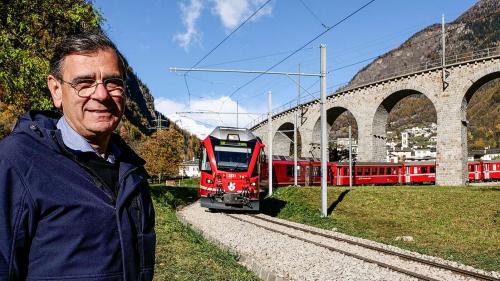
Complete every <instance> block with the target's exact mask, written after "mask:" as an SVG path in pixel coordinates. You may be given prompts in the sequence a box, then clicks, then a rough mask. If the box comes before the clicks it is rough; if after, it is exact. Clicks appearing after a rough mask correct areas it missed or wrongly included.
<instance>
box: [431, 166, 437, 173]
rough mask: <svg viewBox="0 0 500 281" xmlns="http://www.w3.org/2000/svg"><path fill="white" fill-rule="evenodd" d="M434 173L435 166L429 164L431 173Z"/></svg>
mask: <svg viewBox="0 0 500 281" xmlns="http://www.w3.org/2000/svg"><path fill="white" fill-rule="evenodd" d="M435 173H436V167H435V166H431V174H435Z"/></svg>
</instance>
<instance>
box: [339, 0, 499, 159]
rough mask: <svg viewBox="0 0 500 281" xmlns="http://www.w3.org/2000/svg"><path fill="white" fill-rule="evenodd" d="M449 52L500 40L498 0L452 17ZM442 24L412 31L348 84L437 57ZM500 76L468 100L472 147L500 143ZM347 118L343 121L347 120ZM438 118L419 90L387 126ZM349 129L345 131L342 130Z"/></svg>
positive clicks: (389, 128) (486, 0) (397, 131)
mask: <svg viewBox="0 0 500 281" xmlns="http://www.w3.org/2000/svg"><path fill="white" fill-rule="evenodd" d="M446 31H447V32H446V54H447V56H454V55H456V54H461V53H465V52H469V51H474V50H480V49H484V48H488V47H492V46H497V45H498V44H499V43H500V2H499V1H497V0H482V1H479V2H478V3H477V4H475V5H474V6H473V7H471V8H470V9H469V10H468V11H466V12H465V13H463V14H462V15H461V16H460V17H458V18H457V19H456V20H454V21H453V22H451V23H448V24H446ZM440 57H441V25H440V24H434V25H431V26H428V27H427V28H425V29H423V30H422V31H419V32H417V33H416V34H414V35H413V36H411V37H410V38H409V39H408V40H407V41H406V42H404V43H403V44H401V46H399V47H398V48H396V49H394V50H392V51H390V52H387V53H385V54H383V55H381V56H380V57H378V58H377V59H375V60H374V61H373V62H372V63H370V64H368V65H367V66H366V67H364V68H363V69H362V70H361V71H359V72H358V73H357V74H356V75H355V76H354V77H353V78H352V80H351V81H350V82H349V84H348V87H349V86H355V85H362V84H365V83H367V82H370V81H376V80H378V79H381V78H382V77H384V76H386V75H389V74H391V73H395V72H404V71H405V70H406V69H408V68H409V66H413V65H418V64H422V63H425V62H426V61H430V60H439V59H440ZM499 95H500V79H496V80H494V81H492V82H491V83H489V84H487V85H484V86H483V87H482V88H481V89H480V90H478V91H477V92H476V93H475V94H474V96H473V98H472V100H471V101H470V102H469V104H468V109H467V119H468V121H469V122H470V123H469V127H468V128H469V131H468V141H469V150H470V149H478V148H480V149H483V148H484V147H485V146H490V147H492V148H493V147H500V144H499V143H498V140H499V139H500V136H499V134H500V124H499V121H498V120H500V102H499V101H500V99H499V98H498V96H499ZM343 122H345V121H343ZM432 122H434V123H435V122H436V113H435V109H434V107H433V106H432V105H431V103H430V101H428V100H427V99H426V98H425V97H423V96H421V95H416V96H410V97H407V98H405V99H403V100H401V102H399V103H398V104H397V105H396V106H395V107H394V108H393V109H392V111H391V112H390V114H389V117H388V122H387V124H388V125H387V131H393V132H395V134H396V135H400V132H401V131H402V130H404V129H406V128H407V127H413V126H420V127H427V126H428V125H429V124H430V123H432ZM344 135H345V134H344Z"/></svg>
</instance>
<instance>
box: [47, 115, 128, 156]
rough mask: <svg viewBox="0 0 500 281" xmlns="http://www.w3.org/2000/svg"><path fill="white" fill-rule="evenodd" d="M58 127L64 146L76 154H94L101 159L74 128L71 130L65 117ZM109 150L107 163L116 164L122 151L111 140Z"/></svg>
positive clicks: (61, 119)
mask: <svg viewBox="0 0 500 281" xmlns="http://www.w3.org/2000/svg"><path fill="white" fill-rule="evenodd" d="M56 126H57V128H58V129H59V130H60V131H61V136H62V140H63V142H64V145H66V146H67V147H68V148H69V149H71V150H73V151H75V152H93V153H95V154H96V155H97V156H99V157H101V155H100V154H99V153H98V152H97V151H96V150H95V149H94V148H93V147H92V146H91V145H90V144H89V143H88V141H87V140H86V139H85V138H84V137H82V136H81V135H80V134H78V133H77V132H76V131H75V130H74V129H73V128H71V126H70V125H69V124H68V122H67V121H66V119H65V118H64V116H63V117H61V118H60V119H59V121H58V122H57V125H56ZM108 149H109V153H108V158H107V159H106V161H108V162H109V163H113V164H114V163H115V162H116V158H117V157H118V156H119V154H120V150H119V148H118V147H117V146H116V144H114V143H113V142H112V141H111V139H110V142H109V146H108Z"/></svg>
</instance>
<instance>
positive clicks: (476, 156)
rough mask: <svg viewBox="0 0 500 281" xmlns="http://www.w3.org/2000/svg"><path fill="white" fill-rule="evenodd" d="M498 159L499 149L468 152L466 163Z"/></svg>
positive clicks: (499, 156)
mask: <svg viewBox="0 0 500 281" xmlns="http://www.w3.org/2000/svg"><path fill="white" fill-rule="evenodd" d="M495 159H500V148H490V149H481V150H471V151H469V157H468V161H475V160H495Z"/></svg>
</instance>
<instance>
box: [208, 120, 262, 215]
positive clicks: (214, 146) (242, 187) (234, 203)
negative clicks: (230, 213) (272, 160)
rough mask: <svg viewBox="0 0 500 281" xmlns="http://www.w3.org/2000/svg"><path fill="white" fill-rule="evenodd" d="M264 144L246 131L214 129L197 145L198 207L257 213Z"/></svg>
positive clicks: (223, 128)
mask: <svg viewBox="0 0 500 281" xmlns="http://www.w3.org/2000/svg"><path fill="white" fill-rule="evenodd" d="M263 147H264V145H263V144H262V142H261V141H260V140H259V139H258V138H257V137H255V136H254V135H253V134H252V132H250V131H249V130H247V129H238V128H229V127H217V128H215V129H214V131H213V132H212V133H211V134H210V135H209V136H208V137H207V138H206V139H205V140H203V141H202V143H201V147H200V155H199V156H200V157H199V159H200V171H201V176H200V189H199V196H200V202H201V206H202V207H206V208H209V209H219V210H251V211H259V208H260V202H259V192H260V189H259V172H260V171H259V170H260V160H261V158H262V157H263V156H262V155H261V151H262V148H263Z"/></svg>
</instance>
